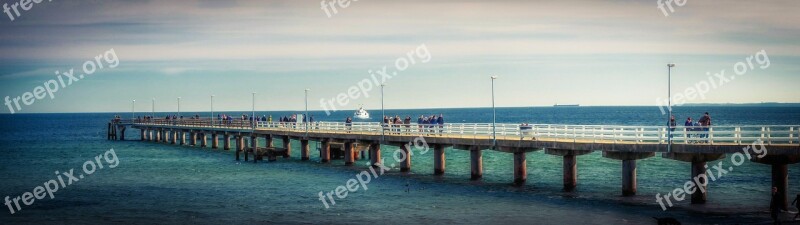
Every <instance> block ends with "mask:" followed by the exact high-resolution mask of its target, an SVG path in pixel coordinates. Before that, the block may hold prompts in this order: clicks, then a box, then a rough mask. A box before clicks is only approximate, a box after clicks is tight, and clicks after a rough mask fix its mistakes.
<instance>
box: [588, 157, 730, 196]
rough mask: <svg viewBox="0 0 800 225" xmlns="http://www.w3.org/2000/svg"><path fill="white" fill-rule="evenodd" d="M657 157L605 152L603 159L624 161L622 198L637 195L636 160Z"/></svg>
mask: <svg viewBox="0 0 800 225" xmlns="http://www.w3.org/2000/svg"><path fill="white" fill-rule="evenodd" d="M655 155H656V154H655V152H620V151H603V157H605V158H610V159H616V160H622V196H634V195H636V160H639V159H646V158H650V157H653V156H655ZM673 155H674V156H673ZM721 155H724V154H721ZM662 156H664V157H665V158H671V157H681V158H682V157H687V156H686V155H683V154H662ZM690 157H693V156H690ZM693 161H694V160H693Z"/></svg>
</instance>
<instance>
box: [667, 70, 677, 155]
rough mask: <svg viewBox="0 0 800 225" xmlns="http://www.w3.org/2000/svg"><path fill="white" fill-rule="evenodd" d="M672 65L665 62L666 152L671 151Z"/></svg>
mask: <svg viewBox="0 0 800 225" xmlns="http://www.w3.org/2000/svg"><path fill="white" fill-rule="evenodd" d="M672 67H675V64H674V63H670V64H667V104H668V106H667V108H668V109H669V117H667V140H668V142H669V143H667V152H672V129H673V128H672Z"/></svg>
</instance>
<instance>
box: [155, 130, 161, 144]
mask: <svg viewBox="0 0 800 225" xmlns="http://www.w3.org/2000/svg"><path fill="white" fill-rule="evenodd" d="M156 142H161V129H158V130H156Z"/></svg>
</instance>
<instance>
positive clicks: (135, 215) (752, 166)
mask: <svg viewBox="0 0 800 225" xmlns="http://www.w3.org/2000/svg"><path fill="white" fill-rule="evenodd" d="M368 110H369V112H370V113H371V114H372V117H373V118H375V119H372V120H366V121H378V119H377V118H380V115H381V110H380V109H368ZM705 112H709V113H710V115H711V117H712V119H713V123H714V125H717V126H723V125H798V124H800V107H763V106H683V107H675V108H674V114H675V115H676V118H678V119H677V120H678V121H679V123H681V122H682V121H684V120H685V118H686V117H693V118H699V117H700V116H702V114H703V113H705ZM221 113H225V114H231V115H242V114H247V115H250V114H251V112H221ZM302 113H305V112H303V111H273V112H256V114H257V115H259V116H262V115H265V116H273V118H276V119H277V118H278V117H281V116H288V115H291V114H302ZM352 113H353V112H352V111H338V112H333V113H332V114H330V115H327V114H326V113H325V112H321V111H312V112H310V114H311V115H314V117H315V119H316V120H317V121H344V120H345V118H346V117H348V116H352ZM150 114H151V113H149V112H136V113H135V116H145V115H150ZM172 114H177V113H174V112H169V113H168V112H157V113H155V116H156V117H165V116H166V115H172ZM194 114H198V115H201V116H207V115H210V113H209V112H183V113H181V115H184V116H190V115H194ZM385 114H386V115H388V116H395V115H397V116H401V117H406V116H411V117H412V118H414V120H416V118H417V117H419V116H420V115H426V116H429V115H439V114H442V115H444V118H445V122H446V123H489V122H491V121H492V118H493V116H492V115H493V114H492V109H491V108H461V109H390V110H389V109H387V110H385ZM115 115H120V116H122V117H124V118H130V117H131V116H134V115H132V113H131V112H119V113H69V114H13V115H10V114H0V198H2V199H0V201H3V202H6V201H5V200H6V198H8V199H10V200H11V201H10V204H8V205H3V206H0V224H513V223H519V224H656V220H655V219H654V217H658V218H663V217H671V218H675V219H677V220H678V221H680V222H681V223H683V224H769V223H771V219H770V217H769V213H768V205H769V202H770V188H771V178H770V176H771V172H770V171H771V167H770V166H769V165H763V164H757V163H751V162H749V161H747V162H745V163H744V164H742V165H741V166H738V167H735V169H734V170H732V171H730V172H729V173H728V174H725V175H724V176H722V177H719V178H718V179H717V180H715V181H712V182H711V183H710V184H709V185H708V202H707V203H706V204H703V205H692V204H690V200H689V198H688V197H687V199H684V200H683V201H676V200H673V201H672V203H673V204H674V206H673V207H669V208H668V209H667V210H663V209H662V207H661V206H660V205H659V204H658V203H657V202H656V198H655V196H656V194H661V195H665V194H667V193H670V192H672V191H673V190H674V189H676V188H682V187H683V185H684V183H686V182H687V181H689V180H690V179H691V177H690V176H691V171H690V164H689V163H686V162H680V161H675V160H670V159H664V158H661V157H660V155H657V156H656V157H652V158H648V159H643V160H640V161H638V168H637V170H638V175H637V178H638V192H637V195H636V196H633V197H623V196H622V194H621V170H622V166H621V162H620V161H618V160H613V159H607V158H603V157H602V153H601V152H599V151H597V152H594V153H591V154H588V155H584V156H579V157H578V187H577V189H576V190H575V191H573V192H563V191H562V185H563V183H562V179H563V178H562V174H563V173H562V158H561V157H557V156H552V155H547V154H544V152H543V151H535V152H531V153H527V168H528V177H527V182H526V184H525V185H523V186H515V185H513V184H512V181H513V170H512V169H513V158H512V155H511V154H508V153H502V152H496V151H491V150H489V151H484V153H483V166H484V176H483V179H481V180H479V181H471V180H470V163H469V152H467V151H462V150H456V149H451V148H447V149H446V150H445V154H446V172H445V175H443V176H434V175H433V156H432V151H430V152H423V151H420V150H415V151H416V152H414V154H415V155H414V157H412V171H411V172H410V173H401V172H400V171H399V170H389V171H387V172H386V173H385V174H383V175H380V176H379V177H377V178H372V179H371V180H370V182H369V183H366V184H365V185H364V186H360V185H359V186H360V188H359V189H357V190H355V191H351V192H348V193H347V196H345V197H344V198H338V197H336V196H335V194H334V198H335V201H336V204H331V202H327V204H329V205H328V206H327V207H326V205H325V204H324V203H323V202H322V201H321V200H320V193H330V192H334V193H335V191H336V189H337V187H339V186H347V183H348V180H351V179H354V178H356V175H357V174H359V173H361V172H363V171H369V167H368V166H367V162H368V159H361V160H359V161H358V162H357V163H356V165H355V166H345V165H344V163H343V162H342V161H341V160H334V161H333V162H332V163H330V164H321V163H319V155H318V154H317V151H316V149H317V148H318V147H319V143H315V142H312V143H311V148H312V154H311V160H310V161H301V160H300V157H299V152H300V150H299V146H300V144H299V143H294V144H293V145H292V147H293V148H295V149H293V153H294V155H292V156H291V158H290V159H279V160H278V161H276V162H266V161H261V162H259V163H252V162H244V161H236V160H235V157H234V152H233V151H223V150H212V149H210V148H198V147H189V146H174V145H165V144H156V143H147V142H141V141H138V140H139V132H138V130H129V131H128V132H127V135H126V138H127V140H126V141H109V140H107V139H106V131H107V123H108V122H109V120H110V119H111V118H112V117H113V116H115ZM496 115H497V122H498V123H514V124H520V123H531V124H573V125H582V124H583V125H654V126H662V125H665V124H666V121H667V116H666V115H664V114H662V111H661V110H660V109H659V108H658V107H654V106H653V107H646V106H640V107H630V106H625V107H622V106H620V107H612V106H608V107H600V106H597V107H583V106H582V107H521V108H497V110H496ZM261 144H262V145H263V144H264V143H263V142H262V143H261ZM279 144H280V140H276V145H279ZM112 149H113V152H112V151H111V150H112ZM396 150H397V148H396V147H392V146H383V147H382V149H381V151H382V155H383V156H384V157H390V156H391V154H393V152H394V151H396ZM112 153H113V154H112ZM729 158H730V156H729V157H727V158H726V159H722V162H725V163H730V160H729ZM387 160H389V159H387ZM114 162H116V165H114ZM716 163H717V162H709V165H716ZM112 166H114V167H112ZM85 168H88V169H91V170H93V173H91V174H87V173H86V171H90V170H85ZM70 171H74V172H73V176H77V175H78V174H81V175H85V176H83V177H82V178H69V177H68V176H67V175H64V174H65V173H68V172H70ZM61 181H63V182H64V185H61V184H60V182H61ZM40 187H41V188H40ZM53 187H57V188H58V190H52V191H51V190H49V189H54V188H53ZM48 188H49V189H48ZM26 193H28V194H26ZM51 194H52V198H51ZM798 194H800V166H798V164H794V165H790V166H789V197H790V198H789V201H790V202H791V201H792V200H793V199H794V197H795V196H796V195H798ZM37 195H38V196H39V197H41V196H42V195H44V197H42V198H41V199H39V197H37ZM31 196H33V197H31ZM14 198H22V199H28V200H29V201H28V202H27V203H30V204H26V202H24V201H18V202H19V204H20V207H21V210H20V208H16V206H14V203H13V202H14ZM30 201H33V202H30ZM12 211H13V214H12ZM790 211H791V212H796V211H797V209H795V208H794V207H790ZM792 216H793V215H790V213H786V214H785V215H784V217H785V218H784V219H786V220H789V219H790V218H791V217H792Z"/></svg>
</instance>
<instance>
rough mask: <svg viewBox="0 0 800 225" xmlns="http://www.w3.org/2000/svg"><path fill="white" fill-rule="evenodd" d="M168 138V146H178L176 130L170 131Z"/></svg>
mask: <svg viewBox="0 0 800 225" xmlns="http://www.w3.org/2000/svg"><path fill="white" fill-rule="evenodd" d="M169 138H170V140H169V142H170V144H173V145H175V144H178V130H172V131H170V134H169Z"/></svg>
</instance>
